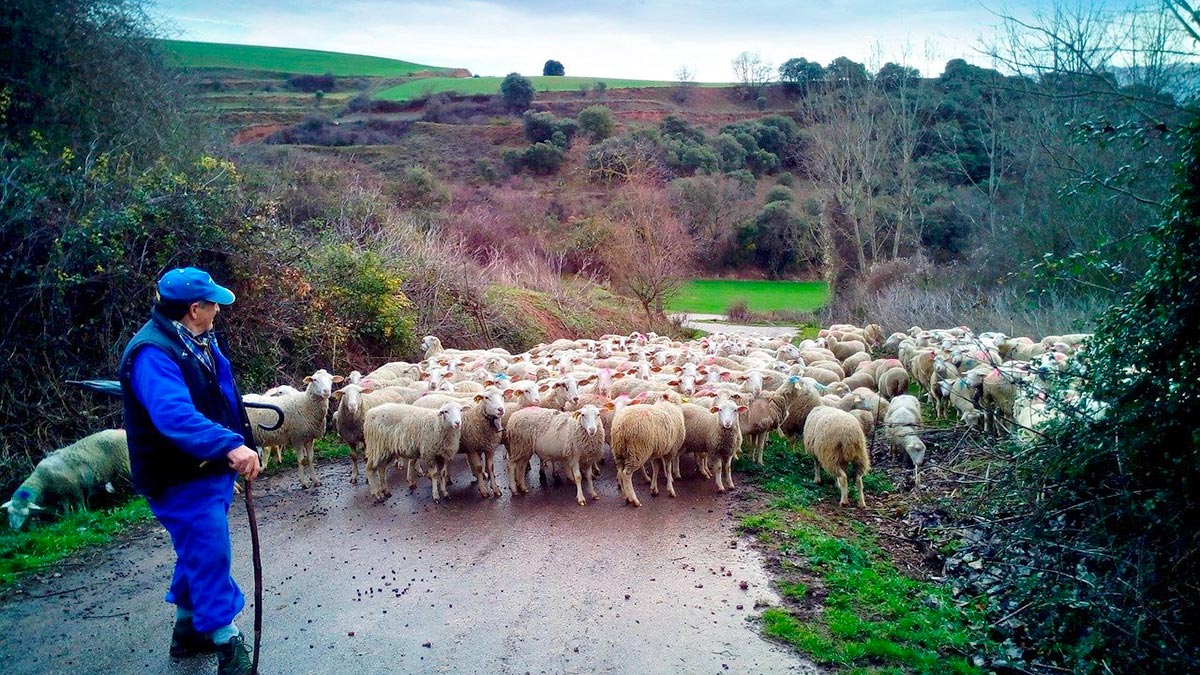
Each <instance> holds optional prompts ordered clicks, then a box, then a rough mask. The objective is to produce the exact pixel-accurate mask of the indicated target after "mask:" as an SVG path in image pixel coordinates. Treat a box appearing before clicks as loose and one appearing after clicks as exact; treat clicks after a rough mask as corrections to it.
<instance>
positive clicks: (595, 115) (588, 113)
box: [575, 105, 617, 143]
mask: <svg viewBox="0 0 1200 675" xmlns="http://www.w3.org/2000/svg"><path fill="white" fill-rule="evenodd" d="M575 121H576V122H578V123H579V128H580V130H581V131H583V133H584V134H586V135H587V137H588V140H589V141H591V142H592V143H599V142H600V141H603V140H604V139H606V138H608V137H609V136H612V135H613V131H614V130H615V129H616V127H617V123H616V121H615V120H613V114H612V111H611V110H609V109H608V108H606V107H605V106H602V105H592V106H588V107H586V108H584V109H583V110H580V111H579V115H577V116H576V117H575Z"/></svg>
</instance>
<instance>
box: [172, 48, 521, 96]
mask: <svg viewBox="0 0 1200 675" xmlns="http://www.w3.org/2000/svg"><path fill="white" fill-rule="evenodd" d="M160 44H161V46H162V48H163V51H164V52H166V53H167V54H169V55H172V56H174V57H175V58H176V60H177V63H178V65H180V66H183V67H185V68H233V69H238V70H260V71H268V72H276V73H295V74H297V75H324V74H326V73H329V74H332V75H335V76H337V77H351V76H360V77H403V76H405V75H411V74H413V73H417V72H428V71H444V70H450V69H449V68H446V67H443V66H427V65H422V64H419V63H410V62H408V61H398V60H396V59H385V58H381V57H378V56H363V55H360V54H343V53H339V52H323V51H316V50H312V49H291V48H287V47H260V46H254V45H231V44H220V43H216V42H190V41H185V40H161V41H160ZM497 87H498V85H497Z"/></svg>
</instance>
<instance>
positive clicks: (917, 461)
mask: <svg viewBox="0 0 1200 675" xmlns="http://www.w3.org/2000/svg"><path fill="white" fill-rule="evenodd" d="M883 428H884V433H885V434H886V436H887V440H888V445H889V447H890V448H892V449H900V450H904V452H906V453H908V457H909V459H911V460H912V463H913V483H914V484H916V485H920V484H921V474H920V471H921V464H922V463H923V462H924V461H925V442H924V441H922V440H921V437H920V436H919V435H918V433H919V430H920V428H921V402H920V401H918V400H917V397H916V396H910V395H908V394H905V395H904V396H897V397H896V398H894V399H892V402H891V404H890V405H889V406H888V411H887V413H886V414H885V415H884V416H883Z"/></svg>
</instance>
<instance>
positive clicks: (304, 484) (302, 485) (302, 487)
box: [300, 483, 308, 490]
mask: <svg viewBox="0 0 1200 675" xmlns="http://www.w3.org/2000/svg"><path fill="white" fill-rule="evenodd" d="M300 489H301V490H307V489H308V483H300Z"/></svg>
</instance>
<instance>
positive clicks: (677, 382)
mask: <svg viewBox="0 0 1200 675" xmlns="http://www.w3.org/2000/svg"><path fill="white" fill-rule="evenodd" d="M667 384H669V385H671V386H672V387H678V386H679V378H676V379H674V380H670V381H668V382H667Z"/></svg>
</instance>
